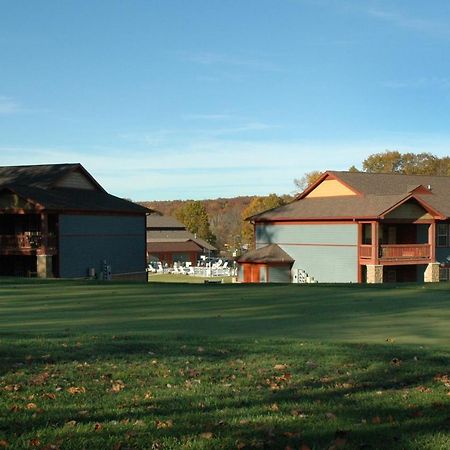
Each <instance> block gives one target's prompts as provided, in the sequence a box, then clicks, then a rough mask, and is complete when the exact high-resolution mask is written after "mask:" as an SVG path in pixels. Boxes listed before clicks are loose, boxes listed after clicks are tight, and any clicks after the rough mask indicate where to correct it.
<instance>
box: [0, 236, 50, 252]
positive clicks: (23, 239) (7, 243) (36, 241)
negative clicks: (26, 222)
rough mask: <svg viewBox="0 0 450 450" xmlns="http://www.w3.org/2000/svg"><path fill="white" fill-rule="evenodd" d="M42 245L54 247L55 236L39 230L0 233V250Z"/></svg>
mask: <svg viewBox="0 0 450 450" xmlns="http://www.w3.org/2000/svg"><path fill="white" fill-rule="evenodd" d="M42 247H47V248H56V236H53V235H43V234H42V233H39V232H32V233H21V234H6V235H5V234H3V235H1V234H0V250H32V249H38V248H42Z"/></svg>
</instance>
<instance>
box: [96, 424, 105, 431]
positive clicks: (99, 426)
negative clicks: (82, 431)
mask: <svg viewBox="0 0 450 450" xmlns="http://www.w3.org/2000/svg"><path fill="white" fill-rule="evenodd" d="M102 428H103V425H102V424H101V423H98V422H97V423H96V424H95V425H94V431H100V430H101V429H102Z"/></svg>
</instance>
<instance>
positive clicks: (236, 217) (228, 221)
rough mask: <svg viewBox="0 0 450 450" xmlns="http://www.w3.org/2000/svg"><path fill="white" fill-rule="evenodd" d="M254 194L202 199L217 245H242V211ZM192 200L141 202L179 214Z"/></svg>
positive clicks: (148, 206) (224, 247)
mask: <svg viewBox="0 0 450 450" xmlns="http://www.w3.org/2000/svg"><path fill="white" fill-rule="evenodd" d="M253 198H255V197H253V196H244V197H233V198H217V199H211V200H202V204H203V205H204V207H205V209H206V212H207V214H208V219H209V224H210V228H211V232H212V233H213V234H214V235H215V237H216V242H215V245H216V247H217V248H219V249H221V250H222V249H226V246H225V244H227V246H230V247H234V246H236V245H240V243H241V232H242V213H243V211H244V210H245V209H246V208H247V207H248V206H249V204H250V202H251V201H252V200H253ZM190 201H192V200H168V201H146V202H140V204H141V205H143V206H146V207H147V208H151V209H154V210H156V211H159V212H161V213H162V214H165V215H168V216H173V217H176V216H177V211H179V210H181V209H182V207H183V206H184V205H186V204H187V203H188V202H190Z"/></svg>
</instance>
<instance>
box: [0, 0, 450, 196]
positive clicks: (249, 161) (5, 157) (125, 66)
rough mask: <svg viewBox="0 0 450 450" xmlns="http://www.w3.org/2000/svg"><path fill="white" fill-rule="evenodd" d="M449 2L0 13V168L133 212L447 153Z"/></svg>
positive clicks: (101, 6) (63, 4) (178, 5)
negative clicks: (80, 181)
mask: <svg viewBox="0 0 450 450" xmlns="http://www.w3.org/2000/svg"><path fill="white" fill-rule="evenodd" d="M449 55H450V2H449V1H448V0H429V1H423V0H190V1H186V0H128V1H123V0H121V1H118V0H89V1H79V0H73V1H71V0H65V1H60V0H54V1H49V0H40V1H39V2H37V1H35V2H30V1H28V0H27V1H22V0H0V165H20V164H45V163H62V162H80V163H82V164H83V166H84V167H85V168H86V169H87V170H88V171H89V172H90V173H91V174H92V175H93V176H94V177H95V178H96V179H97V180H98V181H99V182H100V183H101V184H102V185H103V186H104V187H105V188H106V189H107V190H108V191H109V192H111V193H113V194H115V195H118V196H121V197H128V198H132V199H133V200H136V201H139V200H141V201H142V200H170V199H206V198H217V197H231V196H237V195H265V194H269V193H272V192H275V193H277V194H285V193H292V191H293V190H294V183H293V180H294V178H300V177H301V176H302V175H303V174H304V173H305V172H309V171H312V170H326V169H330V170H346V169H348V168H349V167H350V166H351V165H353V164H355V165H356V166H360V165H361V162H362V161H363V160H364V158H366V157H367V156H368V155H370V154H372V153H376V152H382V151H385V150H399V151H413V152H422V151H427V152H432V153H434V154H436V155H438V156H443V155H448V154H450V126H449V125H450V58H449Z"/></svg>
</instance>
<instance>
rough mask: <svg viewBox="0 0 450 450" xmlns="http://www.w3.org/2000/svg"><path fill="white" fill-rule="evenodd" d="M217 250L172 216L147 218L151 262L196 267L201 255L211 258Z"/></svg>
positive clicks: (156, 214)
mask: <svg viewBox="0 0 450 450" xmlns="http://www.w3.org/2000/svg"><path fill="white" fill-rule="evenodd" d="M215 252H217V249H216V248H215V247H214V246H213V245H211V244H209V243H208V242H206V241H205V240H203V239H200V238H198V237H197V236H195V235H193V234H192V233H190V232H189V231H188V230H186V227H185V226H184V225H183V224H182V223H181V222H179V221H178V220H176V219H174V218H173V217H170V216H164V215H162V214H160V213H159V212H153V213H151V214H148V216H147V254H148V259H149V260H154V261H161V263H162V264H164V265H165V264H167V265H168V266H173V264H174V263H185V262H190V263H191V264H192V265H194V266H195V265H196V264H197V261H198V260H199V258H200V256H201V255H206V256H211V255H213V254H215Z"/></svg>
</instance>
